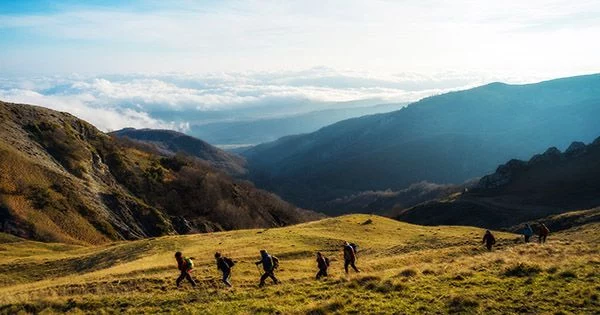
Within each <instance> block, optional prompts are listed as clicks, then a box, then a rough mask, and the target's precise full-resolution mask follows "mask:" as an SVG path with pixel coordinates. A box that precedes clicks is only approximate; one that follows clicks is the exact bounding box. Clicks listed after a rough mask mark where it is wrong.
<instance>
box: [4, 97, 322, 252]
mask: <svg viewBox="0 0 600 315" xmlns="http://www.w3.org/2000/svg"><path fill="white" fill-rule="evenodd" d="M0 121H2V123H1V124H0V232H4V233H9V234H13V235H17V236H21V237H24V238H27V239H35V240H41V241H53V242H63V243H73V244H100V243H104V242H109V241H114V240H124V239H140V238H145V237H152V236H160V235H168V234H186V233H195V232H207V231H220V230H231V229H240V228H258V227H275V226H283V225H288V224H294V223H299V222H305V221H308V220H311V219H316V218H319V217H320V216H319V215H316V214H315V213H312V212H310V211H306V210H302V209H298V208H296V207H295V206H292V205H290V204H288V203H286V202H284V201H282V200H281V199H279V198H278V197H277V196H275V195H273V194H271V193H268V192H266V191H262V190H259V189H256V188H254V186H253V185H252V184H251V183H250V182H247V181H238V180H234V179H232V178H230V177H229V176H227V175H226V174H224V173H223V172H221V171H219V170H217V169H215V168H213V167H212V166H211V164H210V163H208V162H206V161H204V160H199V159H197V158H194V157H190V156H185V155H181V154H176V155H168V154H162V153H161V152H160V151H158V150H156V148H154V147H152V146H149V145H146V144H140V143H137V142H134V141H131V140H127V139H118V138H114V137H111V136H109V135H107V134H105V133H102V132H100V131H99V130H98V129H96V128H95V127H94V126H92V125H90V124H89V123H87V122H85V121H82V120H80V119H78V118H76V117H74V116H72V115H69V114H67V113H60V112H56V111H53V110H49V109H45V108H42V107H37V106H31V105H24V104H12V103H4V102H0Z"/></svg>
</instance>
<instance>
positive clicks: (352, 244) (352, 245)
mask: <svg viewBox="0 0 600 315" xmlns="http://www.w3.org/2000/svg"><path fill="white" fill-rule="evenodd" d="M350 247H352V250H353V251H354V254H356V253H358V245H356V244H354V243H350Z"/></svg>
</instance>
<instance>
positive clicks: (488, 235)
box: [483, 230, 496, 251]
mask: <svg viewBox="0 0 600 315" xmlns="http://www.w3.org/2000/svg"><path fill="white" fill-rule="evenodd" d="M483 243H484V244H485V247H486V248H487V249H488V250H489V251H491V250H492V246H494V244H496V238H495V237H494V235H493V234H492V232H491V231H490V230H487V231H485V235H483Z"/></svg>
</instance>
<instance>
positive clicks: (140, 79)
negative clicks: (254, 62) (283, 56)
mask: <svg viewBox="0 0 600 315" xmlns="http://www.w3.org/2000/svg"><path fill="white" fill-rule="evenodd" d="M497 80H500V81H505V82H506V81H508V82H517V83H520V82H530V81H532V77H531V76H529V77H527V78H522V77H518V76H514V75H510V74H504V75H502V76H490V75H482V74H477V73H452V72H446V73H440V74H437V75H423V74H418V73H396V74H390V75H373V74H370V73H365V72H356V71H336V70H333V69H330V68H324V67H320V68H312V69H309V70H304V71H284V72H281V71H280V72H243V73H214V74H203V75H199V74H182V73H170V74H135V75H134V74H129V75H104V76H81V75H69V76H42V77H20V78H8V77H4V78H2V77H0V99H1V100H4V101H10V102H17V103H26V104H35V105H41V106H44V107H48V108H52V109H56V110H59V111H66V112H69V113H71V114H73V115H76V116H78V117H80V118H82V119H85V120H87V121H89V122H91V123H92V124H94V125H95V126H97V127H98V128H100V129H102V130H116V129H121V128H125V127H134V128H161V129H174V130H179V131H186V130H188V129H189V128H190V125H191V124H195V123H201V122H202V121H204V122H208V121H214V120H215V119H217V120H235V119H236V118H238V116H239V117H241V116H243V114H241V113H242V112H244V113H247V112H252V117H254V118H261V117H272V116H282V115H290V114H297V113H302V112H307V111H312V110H322V109H327V108H335V107H348V106H364V105H369V104H371V105H374V104H381V103H393V102H399V103H405V102H412V101H416V100H418V99H421V98H423V97H426V96H430V95H433V94H440V93H443V92H446V91H449V90H456V89H461V88H466V87H471V86H475V85H480V84H484V83H488V82H492V81H497ZM533 81H535V80H533ZM348 102H355V103H348ZM214 113H221V115H217V116H216V118H214V117H213V116H215V115H214ZM211 114H212V116H211ZM245 118H247V117H245ZM211 119H212V120H211Z"/></svg>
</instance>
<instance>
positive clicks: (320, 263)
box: [317, 252, 329, 280]
mask: <svg viewBox="0 0 600 315" xmlns="http://www.w3.org/2000/svg"><path fill="white" fill-rule="evenodd" d="M317 267H318V268H319V272H317V280H319V279H320V278H321V277H327V268H328V267H329V258H327V257H325V256H323V254H321V252H317Z"/></svg>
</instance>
